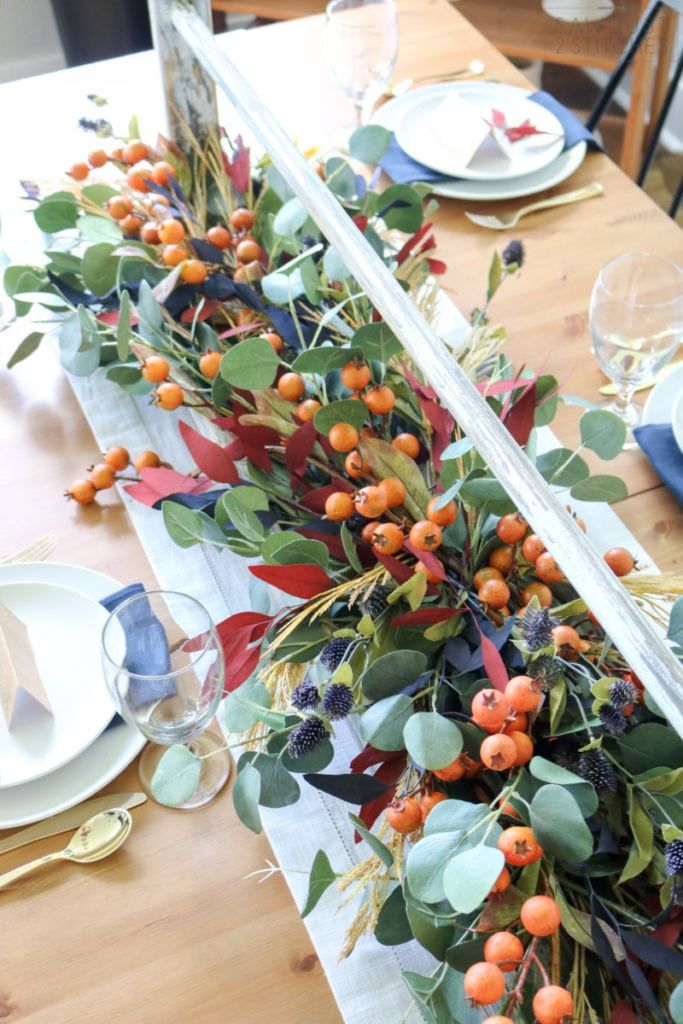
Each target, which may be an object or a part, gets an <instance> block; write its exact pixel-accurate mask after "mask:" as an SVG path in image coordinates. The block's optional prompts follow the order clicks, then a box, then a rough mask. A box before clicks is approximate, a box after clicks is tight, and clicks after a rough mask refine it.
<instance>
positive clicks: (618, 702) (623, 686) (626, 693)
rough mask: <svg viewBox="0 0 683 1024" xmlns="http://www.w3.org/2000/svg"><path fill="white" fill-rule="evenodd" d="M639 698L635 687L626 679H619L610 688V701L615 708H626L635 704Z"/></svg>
mask: <svg viewBox="0 0 683 1024" xmlns="http://www.w3.org/2000/svg"><path fill="white" fill-rule="evenodd" d="M637 698H638V694H637V692H636V688H635V686H634V685H633V683H629V682H628V680H626V679H617V681H616V682H615V683H612V685H611V686H610V688H609V701H610V704H611V705H612V707H613V708H626V707H628V705H629V704H635V702H636V700H637Z"/></svg>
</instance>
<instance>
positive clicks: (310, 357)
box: [292, 345, 361, 376]
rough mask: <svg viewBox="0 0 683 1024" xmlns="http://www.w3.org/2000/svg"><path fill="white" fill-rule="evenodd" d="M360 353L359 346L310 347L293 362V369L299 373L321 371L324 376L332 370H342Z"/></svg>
mask: <svg viewBox="0 0 683 1024" xmlns="http://www.w3.org/2000/svg"><path fill="white" fill-rule="evenodd" d="M360 354H361V350H360V349H359V348H346V347H343V348H342V347H340V346H338V345H319V346H318V348H309V349H306V351H305V352H301V353H300V354H299V355H298V356H297V357H296V359H295V360H294V362H293V363H292V369H293V370H295V371H296V372H297V373H319V374H320V375H321V376H324V375H325V374H326V373H330V372H331V371H332V370H340V369H341V368H342V366H346V364H347V363H348V362H350V361H351V360H352V359H354V358H355V357H356V356H359V355H360Z"/></svg>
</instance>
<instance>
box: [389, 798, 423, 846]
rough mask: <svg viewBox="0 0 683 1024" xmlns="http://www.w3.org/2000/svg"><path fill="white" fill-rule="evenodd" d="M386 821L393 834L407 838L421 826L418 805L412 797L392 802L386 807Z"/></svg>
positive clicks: (420, 812) (420, 814)
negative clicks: (398, 833)
mask: <svg viewBox="0 0 683 1024" xmlns="http://www.w3.org/2000/svg"><path fill="white" fill-rule="evenodd" d="M387 821H388V822H389V824H390V825H391V827H392V828H393V830H394V832H400V833H401V835H404V836H407V835H409V834H410V833H411V832H414V831H415V829H416V828H419V827H420V825H421V824H422V811H421V810H420V805H419V803H418V802H417V800H415V799H414V798H413V797H412V796H406V797H403V798H402V799H400V800H394V801H393V803H391V804H390V805H389V806H388V807H387Z"/></svg>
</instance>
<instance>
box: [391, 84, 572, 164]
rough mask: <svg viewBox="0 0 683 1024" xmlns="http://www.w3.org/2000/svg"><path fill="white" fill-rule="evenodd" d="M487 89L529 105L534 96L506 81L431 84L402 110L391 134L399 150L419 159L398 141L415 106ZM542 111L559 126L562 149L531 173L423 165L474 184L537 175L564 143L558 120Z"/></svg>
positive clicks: (553, 158)
mask: <svg viewBox="0 0 683 1024" xmlns="http://www.w3.org/2000/svg"><path fill="white" fill-rule="evenodd" d="M486 86H493V87H495V88H496V89H500V88H503V89H505V90H513V91H514V92H518V93H521V94H522V95H520V96H519V97H518V99H520V100H525V101H526V102H532V101H531V100H530V99H529V97H530V96H532V95H533V91H532V90H531V89H523V88H521V87H520V86H516V85H508V84H507V83H506V82H469V81H468V82H437V83H434V85H433V86H427V87H423V88H422V89H419V90H417V92H416V93H414V94H413V98H414V100H415V102H413V103H410V104H409V105H408V106H407V108H406V110H405V112H404V114H403V118H402V119H401V121H400V122H399V124H398V125H397V126H396V128H395V129H394V135H395V137H396V140H397V142H398V144H399V145H400V146H401V148H402V149H403V150H404V152H406V153H407V154H408V156H409V157H410V158H411V159H412V160H418V158H417V157H416V156H415V155H414V153H411V151H410V149H408V147H407V146H405V145H404V144H403V142H401V140H400V131H401V128H402V126H403V122H404V121H405V119H406V117H407V116H408V115H409V114H411V113H413V112H414V111H415V109H416V108H417V107H419V106H421V105H422V104H424V103H428V102H430V101H432V102H433V101H436V100H437V99H438V98H439V96H445V95H447V94H448V93H449V92H468V91H470V90H472V89H477V88H479V89H481V88H482V87H486ZM426 88H428V89H429V90H430V91H429V93H428V94H426V93H425V89H426ZM397 98H399V99H400V98H402V97H397ZM536 105H537V106H538V105H539V104H536ZM541 109H543V110H544V111H545V113H546V114H548V115H549V116H550V117H551V118H552V119H553V120H554V121H555V122H556V123H557V125H558V126H559V128H560V131H561V133H562V141H563V145H562V146H561V148H560V149H559V151H558V152H557V153H555V154H554V155H553V156H551V157H550V158H549V159H548V160H546V161H545V163H543V164H541V165H540V167H536V168H534V169H533V170H530V171H523V172H522V173H508V174H502V175H501V174H487V173H486V172H483V173H481V172H480V173H477V172H475V173H474V174H466V173H463V171H458V172H455V171H452V170H449V169H447V168H446V167H445V166H444V165H442V166H439V167H437V166H436V165H435V164H425V166H428V167H429V168H430V169H431V170H433V171H438V173H439V174H448V175H450V176H452V177H453V178H462V179H463V180H464V181H475V182H476V181H501V182H503V181H509V180H511V179H513V178H522V177H525V176H526V175H528V174H536V173H537V172H539V171H542V170H543V168H545V167H547V166H548V165H549V164H551V163H553V162H554V161H555V160H557V158H558V157H559V156H561V154H562V153H563V152H564V140H565V138H566V135H565V131H564V128H563V127H562V124H561V123H560V121H559V120H558V118H557V117H556V116H555V114H553V112H552V111H551V110H547V109H546V108H544V107H543V108H541ZM418 162H421V163H425V161H424V160H422V161H419V160H418Z"/></svg>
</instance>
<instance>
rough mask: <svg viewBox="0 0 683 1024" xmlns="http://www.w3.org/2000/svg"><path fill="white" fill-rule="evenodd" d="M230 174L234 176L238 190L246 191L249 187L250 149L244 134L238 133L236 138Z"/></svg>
mask: <svg viewBox="0 0 683 1024" xmlns="http://www.w3.org/2000/svg"><path fill="white" fill-rule="evenodd" d="M228 174H229V175H230V177H231V178H232V183H233V185H234V186H235V188H236V189H237V191H238V192H246V191H247V189H248V188H249V176H250V168H249V150H248V149H247V148H246V146H245V145H244V142H243V141H242V136H241V135H238V136H237V138H236V139H235V156H234V158H233V161H232V164H231V166H230V170H229V171H228Z"/></svg>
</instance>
